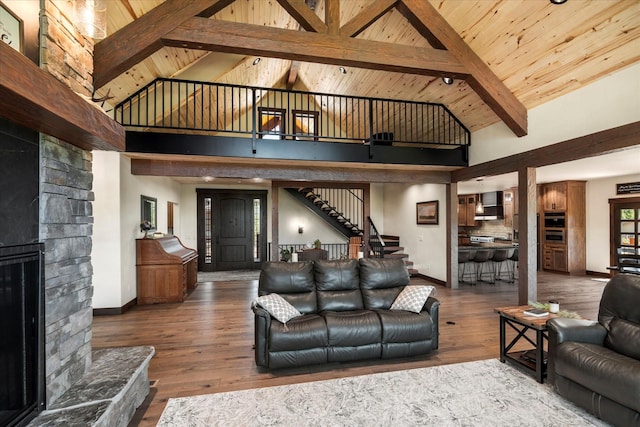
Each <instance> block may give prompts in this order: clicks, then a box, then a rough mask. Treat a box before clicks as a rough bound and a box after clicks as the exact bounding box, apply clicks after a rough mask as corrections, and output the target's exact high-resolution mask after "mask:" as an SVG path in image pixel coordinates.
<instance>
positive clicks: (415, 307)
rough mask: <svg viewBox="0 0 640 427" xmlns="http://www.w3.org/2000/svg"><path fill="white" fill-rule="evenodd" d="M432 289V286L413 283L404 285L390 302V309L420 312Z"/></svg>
mask: <svg viewBox="0 0 640 427" xmlns="http://www.w3.org/2000/svg"><path fill="white" fill-rule="evenodd" d="M433 290H434V288H433V286H425V285H414V286H405V288H404V289H403V290H402V292H400V295H398V297H397V298H396V299H395V301H393V304H391V310H406V311H412V312H414V313H420V312H421V311H422V307H424V303H425V302H427V299H428V298H429V295H430V294H431V292H432V291H433Z"/></svg>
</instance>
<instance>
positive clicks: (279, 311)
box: [253, 294, 302, 323]
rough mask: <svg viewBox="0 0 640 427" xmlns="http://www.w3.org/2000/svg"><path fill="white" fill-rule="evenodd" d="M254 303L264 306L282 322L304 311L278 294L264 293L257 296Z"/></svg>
mask: <svg viewBox="0 0 640 427" xmlns="http://www.w3.org/2000/svg"><path fill="white" fill-rule="evenodd" d="M253 304H257V305H259V306H260V307H262V308H264V309H265V310H267V311H268V312H269V314H270V315H271V316H272V317H275V318H276V319H278V320H279V321H281V322H282V323H287V322H288V321H289V320H291V319H293V318H294V317H298V316H301V315H302V313H300V312H299V311H298V310H297V309H296V308H295V307H294V306H292V305H291V304H289V303H288V302H287V300H285V299H284V298H282V297H281V296H280V295H278V294H269V295H262V296H260V297H258V298H256V299H255V300H254V301H253Z"/></svg>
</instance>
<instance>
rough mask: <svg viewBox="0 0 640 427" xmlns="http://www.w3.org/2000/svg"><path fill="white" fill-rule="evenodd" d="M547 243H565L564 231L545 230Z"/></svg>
mask: <svg viewBox="0 0 640 427" xmlns="http://www.w3.org/2000/svg"><path fill="white" fill-rule="evenodd" d="M544 241H545V243H565V234H564V230H544Z"/></svg>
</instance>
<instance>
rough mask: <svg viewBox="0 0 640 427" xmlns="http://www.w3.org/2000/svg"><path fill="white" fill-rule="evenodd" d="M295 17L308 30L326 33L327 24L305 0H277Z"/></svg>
mask: <svg viewBox="0 0 640 427" xmlns="http://www.w3.org/2000/svg"><path fill="white" fill-rule="evenodd" d="M277 1H278V3H279V4H280V6H282V7H283V8H284V9H285V10H286V11H287V12H288V13H289V14H290V15H291V16H293V18H294V19H295V20H296V21H298V23H299V24H300V26H301V27H302V28H304V29H305V30H307V31H312V32H315V33H326V32H327V25H326V24H325V23H324V22H322V20H321V19H320V18H319V17H318V15H316V14H315V12H314V11H313V10H311V9H309V6H307V4H306V3H305V2H304V0H277Z"/></svg>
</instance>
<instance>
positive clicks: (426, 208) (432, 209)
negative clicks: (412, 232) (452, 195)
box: [416, 200, 438, 225]
mask: <svg viewBox="0 0 640 427" xmlns="http://www.w3.org/2000/svg"><path fill="white" fill-rule="evenodd" d="M416 224H435V225H437V224H438V201H437V200H434V201H431V202H420V203H416Z"/></svg>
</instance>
